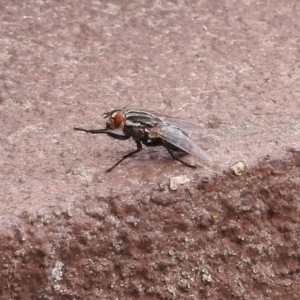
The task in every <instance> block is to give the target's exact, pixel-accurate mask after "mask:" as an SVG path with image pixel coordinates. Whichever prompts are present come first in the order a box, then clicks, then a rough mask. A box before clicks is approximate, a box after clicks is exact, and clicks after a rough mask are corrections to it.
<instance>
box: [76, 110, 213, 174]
mask: <svg viewBox="0 0 300 300" xmlns="http://www.w3.org/2000/svg"><path fill="white" fill-rule="evenodd" d="M104 118H108V120H107V122H106V127H105V128H103V129H84V128H77V127H75V128H74V129H75V130H79V131H84V132H88V133H92V134H101V133H104V134H107V135H108V136H110V137H112V138H114V139H117V140H127V139H129V138H131V137H132V139H133V140H134V141H135V143H136V146H137V149H136V150H135V151H132V152H130V153H128V154H126V155H124V156H123V157H122V158H121V159H120V160H119V161H117V162H116V163H115V164H114V165H113V166H112V167H111V168H109V169H108V170H107V171H106V172H110V171H111V170H113V169H114V168H115V167H116V166H117V165H119V164H120V163H121V162H122V161H123V160H125V159H126V158H128V157H130V156H132V155H133V154H135V153H137V152H139V151H141V150H142V144H143V145H145V146H148V147H152V146H163V147H165V148H166V149H167V150H168V152H169V153H170V155H171V156H172V158H173V159H175V160H177V161H179V162H181V163H182V164H184V165H186V166H188V167H190V168H196V166H193V165H190V164H188V163H186V162H184V161H183V160H181V159H180V158H178V157H177V156H175V155H174V153H173V151H181V152H185V153H189V154H191V155H193V156H195V157H197V158H199V159H201V160H202V161H205V162H206V163H209V162H211V159H210V157H209V155H208V154H207V153H206V152H205V151H204V150H203V149H201V148H200V147H199V146H197V145H196V144H195V143H194V142H192V140H191V139H190V138H189V137H188V135H187V133H186V132H185V131H196V132H203V129H202V128H201V127H200V126H199V125H196V124H192V123H190V122H187V121H184V120H181V119H177V118H174V117H169V116H165V115H162V114H158V113H154V112H151V111H145V110H135V109H126V108H123V109H114V110H112V111H111V112H106V113H104ZM116 129H121V130H122V131H123V134H117V133H114V132H111V130H116Z"/></svg>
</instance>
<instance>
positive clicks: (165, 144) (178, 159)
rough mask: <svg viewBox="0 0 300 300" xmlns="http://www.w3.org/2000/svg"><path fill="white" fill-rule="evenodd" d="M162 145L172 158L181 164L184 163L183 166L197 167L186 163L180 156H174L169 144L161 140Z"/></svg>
mask: <svg viewBox="0 0 300 300" xmlns="http://www.w3.org/2000/svg"><path fill="white" fill-rule="evenodd" d="M162 145H163V146H164V147H165V148H166V149H167V150H168V152H169V153H170V155H171V156H172V157H173V159H175V160H177V161H179V162H181V163H182V164H184V165H185V166H187V167H189V168H193V169H197V167H196V166H193V165H190V164H188V163H186V162H185V161H183V160H181V159H180V158H178V157H176V156H175V155H174V154H173V152H172V151H171V149H170V148H169V146H168V145H167V143H164V142H162Z"/></svg>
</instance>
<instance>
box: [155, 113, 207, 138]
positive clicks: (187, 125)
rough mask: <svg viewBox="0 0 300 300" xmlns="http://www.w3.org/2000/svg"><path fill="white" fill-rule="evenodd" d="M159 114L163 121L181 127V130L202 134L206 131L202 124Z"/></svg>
mask: <svg viewBox="0 0 300 300" xmlns="http://www.w3.org/2000/svg"><path fill="white" fill-rule="evenodd" d="M159 116H160V117H161V118H162V119H163V120H164V122H166V123H168V124H170V125H174V126H175V127H178V128H181V129H182V130H186V131H189V132H197V133H201V134H204V133H205V131H206V130H205V129H204V128H203V127H202V126H200V125H198V124H194V123H191V122H188V121H185V120H181V119H178V118H175V117H170V116H164V115H159Z"/></svg>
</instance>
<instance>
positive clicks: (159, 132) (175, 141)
mask: <svg viewBox="0 0 300 300" xmlns="http://www.w3.org/2000/svg"><path fill="white" fill-rule="evenodd" d="M147 131H148V132H149V137H150V138H161V139H163V140H165V141H167V142H169V143H170V144H172V145H174V146H176V147H177V148H179V149H181V150H183V151H185V152H187V153H189V154H191V155H193V156H195V157H198V158H200V159H201V160H203V161H205V162H207V163H211V162H212V159H211V157H210V156H209V155H208V153H206V152H205V151H204V150H203V149H201V148H200V147H199V146H198V145H196V144H195V143H194V142H193V141H192V140H191V139H190V138H189V137H188V136H187V134H186V133H185V132H183V131H182V130H180V128H179V127H177V126H172V125H169V124H159V125H157V126H155V127H153V128H147Z"/></svg>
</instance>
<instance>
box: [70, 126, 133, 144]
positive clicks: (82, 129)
mask: <svg viewBox="0 0 300 300" xmlns="http://www.w3.org/2000/svg"><path fill="white" fill-rule="evenodd" d="M74 130H78V131H84V132H87V133H92V134H98V133H105V134H107V135H108V136H110V137H112V138H114V139H117V140H123V141H124V140H128V139H130V136H127V135H121V134H117V133H113V132H110V131H108V130H107V129H84V128H78V127H74Z"/></svg>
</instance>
